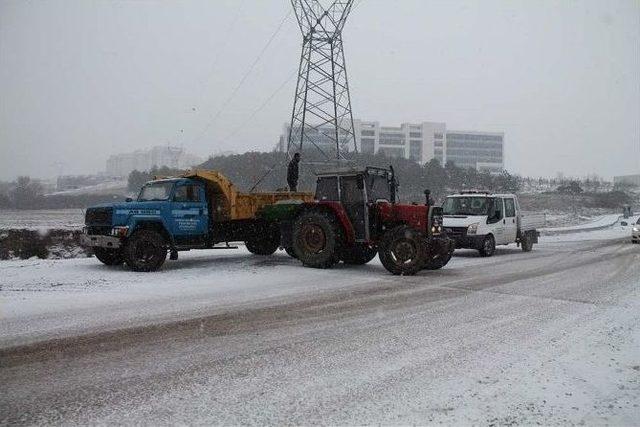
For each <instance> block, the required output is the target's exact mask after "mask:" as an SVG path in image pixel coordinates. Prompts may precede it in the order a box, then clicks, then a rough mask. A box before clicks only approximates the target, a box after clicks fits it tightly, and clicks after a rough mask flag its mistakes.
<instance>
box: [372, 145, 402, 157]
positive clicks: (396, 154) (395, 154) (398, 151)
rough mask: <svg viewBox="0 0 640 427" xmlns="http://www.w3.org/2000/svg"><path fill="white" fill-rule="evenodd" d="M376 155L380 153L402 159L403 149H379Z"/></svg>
mask: <svg viewBox="0 0 640 427" xmlns="http://www.w3.org/2000/svg"><path fill="white" fill-rule="evenodd" d="M378 153H382V154H384V155H385V156H387V157H391V158H399V157H404V148H393V147H380V148H379V149H378Z"/></svg>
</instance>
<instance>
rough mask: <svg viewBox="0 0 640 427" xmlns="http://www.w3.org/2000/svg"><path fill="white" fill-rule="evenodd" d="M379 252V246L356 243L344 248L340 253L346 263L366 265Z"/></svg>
mask: <svg viewBox="0 0 640 427" xmlns="http://www.w3.org/2000/svg"><path fill="white" fill-rule="evenodd" d="M377 254H378V248H376V247H375V246H373V247H372V246H369V245H363V244H356V245H354V246H350V247H348V248H344V249H343V250H342V253H341V255H340V259H341V260H342V262H344V263H345V264H350V265H364V264H366V263H368V262H369V261H371V260H372V259H374V258H375V257H376V255H377Z"/></svg>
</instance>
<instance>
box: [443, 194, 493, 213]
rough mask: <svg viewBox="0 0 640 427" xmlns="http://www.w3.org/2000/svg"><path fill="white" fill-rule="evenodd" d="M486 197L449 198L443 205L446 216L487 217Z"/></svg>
mask: <svg viewBox="0 0 640 427" xmlns="http://www.w3.org/2000/svg"><path fill="white" fill-rule="evenodd" d="M487 201H488V199H487V198H486V197H447V200H445V202H444V204H443V205H442V211H443V212H442V213H443V214H445V215H487V212H488V210H487Z"/></svg>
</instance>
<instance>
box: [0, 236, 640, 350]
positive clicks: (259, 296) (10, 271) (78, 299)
mask: <svg viewBox="0 0 640 427" xmlns="http://www.w3.org/2000/svg"><path fill="white" fill-rule="evenodd" d="M630 233H631V227H630V226H627V227H622V226H617V227H612V228H609V229H605V230H599V231H593V232H583V233H573V234H565V235H557V236H543V237H541V240H540V242H541V244H540V245H537V246H535V248H534V252H533V253H531V254H525V253H522V252H521V251H520V249H518V248H517V247H516V246H515V245H509V246H506V247H504V246H502V247H498V249H497V252H496V255H495V256H494V257H493V258H492V259H486V258H482V257H479V256H478V254H477V252H476V251H473V250H458V251H456V254H455V256H454V257H453V259H452V260H451V261H450V263H449V264H448V265H447V266H446V267H445V268H446V269H464V268H469V267H474V266H486V265H491V264H492V263H498V262H504V261H506V260H507V257H510V258H509V259H510V260H511V259H512V260H514V261H516V260H518V259H522V258H523V257H530V256H536V254H537V253H545V251H546V250H547V249H549V250H554V248H555V247H556V246H557V245H562V244H564V243H566V242H576V241H584V240H598V239H615V238H623V237H627V236H630ZM503 257H504V258H503ZM421 274H423V275H427V274H429V272H423V273H421ZM0 277H1V279H0V318H2V320H3V321H2V322H1V324H0V347H1V346H7V345H13V344H19V343H25V342H31V341H36V340H40V339H45V338H50V337H57V336H67V335H72V334H75V333H80V332H83V333H85V332H92V331H97V330H102V329H105V328H120V327H128V326H133V325H144V324H148V323H153V322H158V321H168V320H173V319H177V318H181V317H185V316H197V315H199V314H202V313H204V312H207V313H210V312H211V310H212V309H213V310H224V308H225V307H228V306H230V305H234V306H236V305H243V304H244V305H248V306H249V305H252V304H259V303H261V302H262V303H264V302H266V301H274V300H276V301H279V300H284V299H285V298H291V297H295V296H299V297H300V296H303V295H309V294H313V293H318V292H322V291H335V290H340V289H345V288H351V287H354V286H355V287H356V288H357V286H359V285H366V284H367V283H370V282H372V281H380V280H382V281H384V280H388V281H391V280H395V279H394V277H393V276H391V275H390V274H389V273H388V272H387V271H386V270H385V269H384V267H382V265H381V264H380V262H379V260H378V258H376V259H374V260H373V261H372V262H371V263H369V264H368V265H366V266H361V267H351V266H345V265H342V264H339V265H337V266H336V267H335V268H333V269H329V270H315V269H308V268H303V267H302V266H301V265H300V263H299V262H298V261H297V260H294V259H292V258H290V257H288V256H287V255H286V254H285V253H284V252H282V251H281V252H278V253H277V254H276V255H275V256H272V257H259V256H253V255H251V254H250V253H249V252H248V251H246V249H245V248H244V247H242V246H241V247H240V248H239V249H235V250H233V249H219V250H199V251H198V250H195V251H190V252H181V253H180V259H179V260H178V261H169V260H167V262H166V263H165V265H164V266H163V268H162V270H160V271H157V272H153V273H135V272H132V271H129V270H128V269H127V268H126V267H124V266H118V267H107V266H104V265H102V264H101V263H100V262H99V261H98V260H97V259H95V258H78V259H68V260H40V259H35V258H32V259H29V260H14V261H4V262H2V263H0ZM97 311H99V312H102V313H108V315H100V316H96V315H95V313H96V312H97Z"/></svg>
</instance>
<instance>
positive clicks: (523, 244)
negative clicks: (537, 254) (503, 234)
mask: <svg viewBox="0 0 640 427" xmlns="http://www.w3.org/2000/svg"><path fill="white" fill-rule="evenodd" d="M520 248H521V249H522V252H531V249H533V240H532V239H531V237H529V236H528V235H527V234H526V233H525V234H524V235H523V236H522V239H521V240H520Z"/></svg>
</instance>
